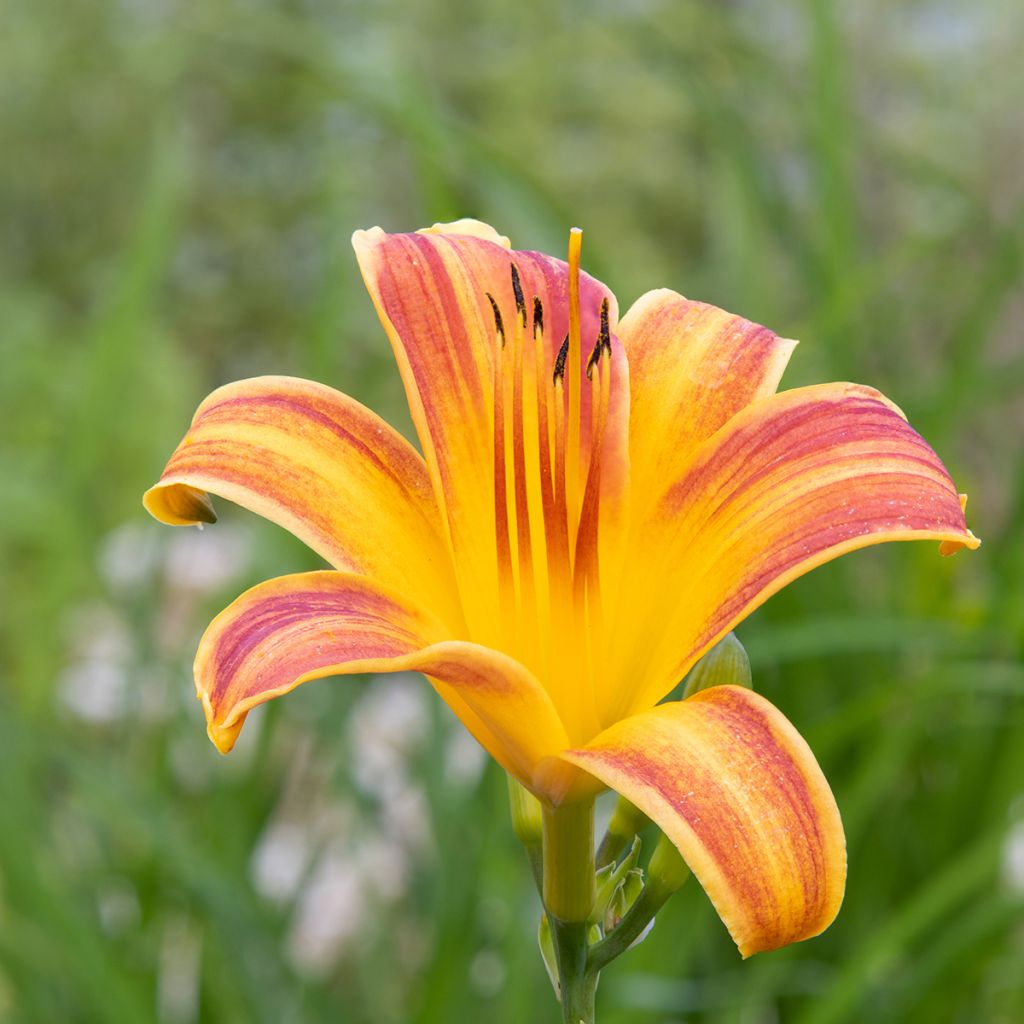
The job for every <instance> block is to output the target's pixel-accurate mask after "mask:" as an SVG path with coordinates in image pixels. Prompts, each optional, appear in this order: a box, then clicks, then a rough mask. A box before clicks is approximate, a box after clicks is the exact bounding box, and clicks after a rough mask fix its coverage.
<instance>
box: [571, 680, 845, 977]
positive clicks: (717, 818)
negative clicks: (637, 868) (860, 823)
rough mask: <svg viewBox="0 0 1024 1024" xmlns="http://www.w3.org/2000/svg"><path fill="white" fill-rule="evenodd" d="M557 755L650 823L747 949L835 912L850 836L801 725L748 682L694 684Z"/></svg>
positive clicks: (809, 930) (790, 937) (815, 924)
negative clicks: (698, 687) (685, 695)
mask: <svg viewBox="0 0 1024 1024" xmlns="http://www.w3.org/2000/svg"><path fill="white" fill-rule="evenodd" d="M562 757H563V758H565V760H567V761H570V762H571V763H572V764H574V765H577V766H578V767H580V768H583V769H585V770H586V771H588V772H590V773H591V774H593V775H594V776H596V777H597V778H598V779H600V780H601V782H603V783H605V784H606V785H608V786H610V787H611V788H612V789H614V790H616V791H617V792H619V793H620V794H621V795H622V796H624V797H625V798H626V799H627V800H629V801H631V802H632V803H633V804H635V805H636V806H637V807H638V808H640V810H642V811H643V812H644V813H645V814H646V815H647V816H648V817H649V818H651V819H652V820H653V821H655V822H656V823H657V824H658V826H659V827H660V828H661V829H662V831H664V832H665V834H666V835H667V836H668V837H669V838H670V839H671V840H672V842H673V843H674V844H675V845H676V847H677V848H678V850H679V852H680V853H681V854H682V856H683V858H684V859H685V860H686V862H687V864H688V865H689V866H690V869H691V870H692V871H693V873H694V875H695V876H696V878H697V879H698V881H699V882H700V884H701V885H702V886H703V887H704V889H705V891H706V892H707V894H708V896H709V897H710V898H711V902H712V903H713V904H714V906H715V909H716V910H717V911H718V915H719V917H721V919H722V921H723V923H724V924H725V926H726V927H727V928H728V929H729V933H730V935H732V937H733V940H734V941H735V943H736V945H737V946H738V947H739V950H740V953H742V955H743V956H744V957H747V956H750V955H751V954H753V953H759V952H763V951H765V950H770V949H778V948H779V947H780V946H785V945H788V944H789V943H791V942H799V941H800V940H802V939H808V938H810V937H811V936H813V935H817V934H819V933H820V932H822V931H824V929H825V928H827V927H828V926H829V924H831V922H832V920H833V918H834V917H835V916H836V913H837V912H838V910H839V906H840V904H841V903H842V900H843V891H844V887H845V884H846V843H845V839H844V836H843V826H842V822H841V821H840V818H839V810H838V808H837V807H836V803H835V799H834V798H833V796H832V792H831V790H830V789H829V785H828V783H827V782H826V780H825V777H824V776H823V775H822V773H821V769H820V768H819V767H818V764H817V762H816V761H815V759H814V755H813V754H812V753H811V751H810V749H809V748H808V746H807V744H806V743H805V742H804V740H803V739H802V738H801V736H800V735H799V733H797V731H796V730H795V729H794V728H793V726H792V725H790V723H789V722H788V721H787V720H786V719H785V718H784V717H783V715H782V714H781V713H780V712H779V711H778V710H776V709H775V708H774V707H773V706H772V705H771V704H769V703H768V701H766V700H765V699H764V698H763V697H760V696H758V695H757V694H756V693H754V692H753V691H751V690H746V689H742V688H740V687H736V686H718V687H714V688H712V689H710V690H702V691H701V692H700V693H697V694H695V695H694V696H693V697H690V698H689V699H687V700H685V701H682V702H679V703H668V704H662V705H659V706H658V707H656V708H654V709H653V710H651V711H647V712H644V713H643V714H639V715H635V716H634V717H632V718H628V719H625V720H624V721H622V722H619V723H618V724H617V725H613V726H612V727H611V728H609V729H607V730H605V732H603V733H601V735H599V736H598V737H597V738H596V739H595V740H593V741H592V742H590V743H588V744H587V745H586V746H585V747H583V748H582V749H580V750H572V751H568V752H566V753H564V754H563V755H562Z"/></svg>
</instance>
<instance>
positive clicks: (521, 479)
mask: <svg viewBox="0 0 1024 1024" xmlns="http://www.w3.org/2000/svg"><path fill="white" fill-rule="evenodd" d="M512 290H513V291H514V292H515V296H516V309H517V311H518V315H517V317H516V331H515V335H514V340H513V344H512V432H511V437H510V438H509V439H508V440H509V441H510V442H511V449H512V451H511V455H512V459H511V462H512V466H513V467H514V468H513V474H512V487H513V497H514V502H515V520H516V541H517V549H518V556H519V557H518V564H519V606H520V613H521V614H522V616H523V618H524V621H527V622H531V623H532V622H534V621H535V620H536V617H537V601H536V587H535V583H534V566H533V542H532V537H531V535H530V505H529V498H528V495H527V476H526V474H527V465H526V459H527V447H526V429H525V428H526V423H525V415H524V405H525V404H526V403H525V396H524V394H523V392H524V390H525V389H524V381H523V365H524V360H523V354H524V353H523V341H524V339H523V328H524V327H525V326H526V303H525V302H524V301H523V290H522V285H521V284H520V281H519V272H518V271H517V270H516V266H515V264H512ZM531 354H532V349H531ZM530 390H531V397H532V391H533V389H532V388H531V389H530ZM535 430H536V428H534V431H535ZM538 525H539V524H538ZM524 635H525V636H527V637H530V638H531V639H532V638H533V637H534V635H535V634H534V631H533V629H532V628H530V627H527V628H526V629H525V631H524Z"/></svg>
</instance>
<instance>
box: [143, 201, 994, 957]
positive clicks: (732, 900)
mask: <svg viewBox="0 0 1024 1024" xmlns="http://www.w3.org/2000/svg"><path fill="white" fill-rule="evenodd" d="M353 242H354V245H355V249H356V254H357V257H358V260H359V264H360V267H361V269H362V272H363V277H364V279H365V281H366V284H367V287H368V288H369V291H370V294H371V296H372V298H373V301H374V304H375V305H376V308H377V312H378V313H379V315H380V318H381V321H382V323H383V325H384V328H385V330H386V331H387V334H388V337H389V338H390V340H391V344H392V346H393V348H394V351H395V356H396V358H397V361H398V366H399V369H400V371H401V375H402V379H403V382H404V384H405V389H406V394H407V397H408V400H409V405H410V408H411V411H412V415H413V419H414V422H415V425H416V430H417V433H418V435H419V440H420V444H421V446H422V451H423V454H422V456H421V455H420V454H419V453H418V452H417V451H416V450H415V449H414V448H413V447H412V446H411V445H410V444H409V443H408V442H406V441H405V440H404V439H403V438H402V437H401V436H400V435H399V434H398V433H397V432H396V431H394V430H393V429H392V428H391V427H390V426H388V424H387V423H385V422H383V421H382V420H381V419H379V418H378V417H377V416H375V415H374V414H373V413H372V412H370V411H369V410H368V409H366V408H364V407H363V406H361V405H360V404H358V403H357V402H355V401H353V400H352V399H350V398H347V397H346V396H344V395H342V394H339V393H338V392H336V391H333V390H331V389H330V388H327V387H324V386H323V385H320V384H315V383H311V382H309V381H304V380H297V379H294V378H288V377H261V378H256V379H253V380H244V381H239V382H237V383H234V384H229V385H227V386H226V387H222V388H219V389H218V390H217V391H215V392H214V393H213V394H212V395H210V396H209V397H208V398H207V399H206V400H205V401H204V402H203V403H202V405H201V406H200V407H199V410H198V412H197V413H196V415H195V418H194V420H193V421H192V425H191V427H190V428H189V431H188V433H187V434H186V436H185V438H184V440H183V441H182V443H181V445H180V446H179V447H178V449H177V450H176V451H175V453H174V454H173V455H172V457H171V460H170V462H169V463H168V465H167V468H166V470H165V471H164V474H163V476H162V477H161V479H160V482H159V483H158V484H157V485H156V486H155V487H153V488H151V489H150V490H149V491H148V492H147V494H146V496H145V505H146V508H147V509H149V511H150V512H151V513H152V514H153V515H154V516H156V518H158V519H160V520H162V521H163V522H166V523H172V524H191V523H199V522H210V521H212V520H213V519H214V515H213V510H212V506H211V504H210V501H209V498H208V497H207V494H208V493H213V494H217V495H221V496H223V497H225V498H227V499H229V500H231V501H234V502H236V503H238V504H240V505H243V506H245V507H246V508H249V509H251V510H252V511H255V512H257V513H259V514H261V515H263V516H265V517H267V518H268V519H270V520H272V521H274V522H276V523H278V524H280V525H281V526H284V527H285V528H286V529H288V530H290V531H291V532H292V533H294V534H295V535H296V536H298V537H299V538H301V539H302V540H303V541H305V542H306V543H307V544H309V545H310V546H311V547H312V548H313V550H314V551H316V552H317V553H318V554H320V555H321V556H322V557H323V558H324V559H326V561H327V562H328V563H330V565H331V566H333V569H332V570H329V571H323V572H312V573H303V574H299V575H293V576H285V577H282V578H279V579H275V580H270V581H268V582H266V583H263V584H260V585H259V586H256V587H254V588H253V589H251V590H249V591H248V592H247V593H245V594H243V595H242V597H240V598H239V599H238V600H237V601H235V603H234V604H232V605H231V606H230V607H228V608H227V609H226V610H225V611H224V612H222V613H221V614H220V615H219V616H218V617H217V618H216V619H215V620H214V621H213V623H212V624H211V626H210V627H209V629H208V630H207V632H206V634H205V635H204V637H203V639H202V642H201V645H200V648H199V653H198V655H197V658H196V663H195V673H196V686H197V689H198V694H199V697H200V699H201V700H202V702H203V706H204V708H205V710H206V716H207V721H208V725H209V733H210V737H211V739H212V740H213V742H214V743H215V744H216V745H217V747H218V748H219V749H220V750H221V751H224V752H226V751H228V750H230V749H231V746H232V744H233V743H234V742H235V739H236V737H237V736H238V733H239V730H240V729H241V728H242V723H243V721H244V720H245V716H246V714H247V713H248V711H249V710H250V709H252V708H253V707H255V706H256V705H258V704H261V703H263V702H264V701H267V700H269V699H270V698H272V697H277V696H280V695H281V694H284V693H286V692H288V691H289V690H292V689H294V688H295V687H296V686H298V685H299V684H300V683H302V682H305V681H306V680H310V679H316V678H320V677H323V676H330V675H337V674H342V673H354V672H393V671H397V670H416V671H419V672H422V673H424V674H425V675H426V676H427V678H428V679H429V680H430V682H431V684H432V685H433V686H434V687H435V689H436V690H437V691H438V693H439V694H440V695H441V697H442V698H443V699H444V700H445V701H446V702H447V703H448V704H449V705H450V706H451V708H452V710H453V711H454V712H455V714H456V715H458V717H459V718H460V719H461V720H462V722H463V723H464V724H465V725H466V727H467V728H468V729H469V730H470V731H471V732H472V733H473V735H474V736H475V737H476V738H477V739H478V740H479V742H480V743H481V744H482V745H483V746H484V747H485V748H486V749H487V750H488V751H489V752H490V753H491V754H492V755H493V756H494V758H495V759H496V760H497V761H498V762H500V764H501V765H502V766H503V767H504V768H505V769H507V770H508V771H509V772H510V773H511V774H512V775H513V776H515V778H517V779H518V780H519V781H520V782H521V783H522V784H523V785H525V786H526V787H527V788H529V789H530V790H532V791H533V792H534V793H535V794H536V795H537V796H538V797H539V798H540V799H541V800H543V801H546V802H547V803H549V804H551V805H559V804H562V803H565V802H572V801H575V800H578V799H585V798H589V797H590V796H592V795H593V794H594V793H595V792H596V791H598V790H600V789H602V788H604V787H605V786H610V787H611V788H613V789H615V790H617V791H618V792H619V793H620V794H622V795H624V796H625V797H626V798H628V799H629V800H630V801H632V802H633V803H634V804H635V805H636V806H637V807H639V808H640V809H641V810H643V811H644V812H645V813H646V814H647V815H648V816H649V817H651V818H652V819H653V820H654V821H655V822H656V823H657V824H658V825H659V826H660V827H661V828H662V829H663V830H664V832H665V833H666V834H667V835H668V836H669V838H670V839H672V841H673V842H674V843H675V844H676V845H677V846H678V848H679V850H680V852H681V854H682V855H683V857H684V858H685V859H686V861H687V862H688V864H689V865H690V867H691V869H692V871H693V873H694V874H695V875H696V877H697V878H698V880H699V881H700V882H701V884H702V885H703V886H704V888H705V890H706V891H707V892H708V895H709V896H710V898H711V899H712V901H713V903H714V905H715V908H716V909H717V911H718V913H719V915H720V916H721V918H722V920H723V921H724V922H725V924H726V926H727V927H728V929H729V931H730V933H731V934H732V936H733V938H734V940H735V941H736V943H737V945H738V946H739V948H740V951H741V953H743V954H744V955H749V954H751V953H754V952H757V951H759V950H766V949H774V948H777V947H779V946H782V945H785V944H787V943H790V942H794V941H797V940H799V939H804V938H808V937H809V936H812V935H816V934H818V933H819V932H820V931H822V930H823V929H824V928H825V927H827V926H828V924H829V923H830V922H831V921H832V919H833V917H834V916H835V914H836V912H837V910H838V907H839V904H840V902H841V900H842V894H843V890H844V885H845V876H846V855H845V841H844V837H843V830H842V824H841V822H840V819H839V813H838V810H837V808H836V805H835V801H834V799H833V797H832V794H831V791H830V790H829V787H828V784H827V782H826V781H825V779H824V777H823V776H822V773H821V770H820V769H819V767H818V765H817V763H816V762H815V760H814V757H813V755H812V754H811V752H810V750H809V749H808V747H807V745H806V744H805V743H804V741H803V740H802V739H801V738H800V736H799V735H798V734H797V733H796V731H795V730H794V729H793V727H792V726H791V725H790V724H789V723H788V722H787V721H786V719H785V718H784V717H783V716H782V714H781V713H780V712H779V711H777V710H776V709H775V708H774V707H773V706H772V705H771V704H770V703H769V702H768V701H766V700H765V699H764V698H763V697H760V696H758V695H756V694H754V693H752V692H751V691H749V690H745V689H742V688H740V687H735V686H721V687H715V688H712V689H710V690H705V691H702V692H699V693H697V694H695V695H694V696H692V697H690V698H689V699H687V700H685V701H682V702H671V703H664V704H659V703H658V702H659V701H661V700H662V699H663V698H664V697H665V695H666V694H667V693H668V692H669V691H670V690H671V689H672V688H673V687H674V686H675V684H676V683H677V682H678V680H679V679H680V678H681V677H682V676H683V675H684V674H685V673H686V672H687V671H688V670H689V668H690V667H691V666H692V665H693V664H694V663H695V662H696V661H697V660H698V658H700V657H701V655H702V654H704V653H705V652H706V651H707V650H709V649H710V648H711V647H712V646H713V645H714V644H715V643H716V642H717V641H718V640H720V639H721V638H722V637H723V636H724V635H725V634H726V633H727V632H729V631H730V630H731V629H732V628H733V627H734V626H735V625H736V624H737V623H738V622H739V621H740V620H742V619H743V618H744V617H745V616H747V615H749V614H750V613H751V612H752V611H753V610H754V609H755V608H757V607H758V606H759V605H760V604H761V603H762V602H763V601H765V600H766V599H767V598H768V597H769V596H771V595H772V594H773V593H775V592H776V591H777V590H779V588H780V587H782V586H784V585H785V584H786V583H788V582H790V581H791V580H793V579H795V578H796V577H797V576H800V575H802V574H803V573H805V572H807V571H809V570H810V569H812V568H814V567H815V566H817V565H820V564H822V563H823V562H826V561H828V560H829V559H832V558H834V557H836V556H837V555H840V554H843V553H845V552H847V551H852V550H854V549H856V548H861V547H865V546H866V545H869V544H877V543H880V542H882V541H889V540H913V539H931V540H935V541H938V542H940V544H941V545H942V550H943V551H944V552H945V553H949V552H951V551H953V550H955V549H957V548H959V547H969V548H974V547H977V545H978V543H979V542H978V540H977V539H976V538H975V537H974V536H973V535H972V534H971V532H970V531H969V530H968V529H967V527H966V525H965V521H964V515H963V508H962V501H961V498H960V496H958V494H957V491H956V488H955V487H954V486H953V483H952V481H951V480H950V478H949V476H948V474H947V473H946V470H945V468H944V467H943V465H942V463H941V462H940V461H939V459H938V457H937V456H936V455H935V453H934V452H933V451H932V450H931V448H929V447H928V445H927V444H926V443H925V441H924V440H922V438H921V437H920V436H918V434H916V433H915V432H914V430H913V429H911V427H910V426H909V425H908V424H907V422H906V419H905V418H904V416H903V414H902V413H901V412H900V411H899V409H897V408H896V406H894V405H893V404H892V403H891V402H889V401H888V400H887V399H885V398H883V397H882V396H881V395H880V394H879V393H878V392H877V391H874V390H873V389H871V388H867V387H862V386H859V385H855V384H824V385H819V386H815V387H806V388H799V389H796V390H791V391H783V392H781V393H776V387H777V385H778V383H779V380H780V378H781V376H782V372H783V369H784V368H785V365H786V362H787V360H788V358H789V356H790V354H791V352H792V350H793V347H794V342H792V341H786V340H784V339H782V338H779V337H776V335H774V334H773V333H772V332H771V331H769V330H767V329H766V328H764V327H760V326H758V325H756V324H753V323H750V322H748V321H746V320H743V319H741V318H740V317H737V316H733V315H731V314H729V313H726V312H724V311H722V310H720V309H716V308H714V307H712V306H708V305H705V304H703V303H700V302H693V301H690V300H688V299H685V298H683V297H682V296H681V295H677V294H675V293H674V292H670V291H665V290H661V291H653V292H650V293H648V294H647V295H645V296H643V297H642V298H641V299H639V300H638V301H637V302H636V303H635V304H634V305H633V307H632V308H631V309H630V310H629V312H628V313H627V314H626V315H625V316H624V317H623V318H622V320H621V321H620V320H619V319H618V310H617V304H616V301H615V297H614V295H612V293H611V292H610V291H608V289H607V288H605V286H604V285H602V284H601V283H600V282H598V281H596V280H594V279H593V278H591V277H589V276H587V275H586V274H583V273H581V272H580V270H579V234H578V233H574V234H573V235H572V236H571V242H570V259H569V262H568V263H566V262H563V261H560V260H557V259H554V258H552V257H550V256H546V255H543V254H541V253H537V252H519V251H512V250H511V248H510V245H509V242H508V240H507V239H506V238H503V237H502V236H499V235H498V234H497V233H496V232H495V231H494V230H493V229H492V228H489V227H488V226H486V225H483V224H480V223H479V222H476V221H459V222H457V223H455V224H450V225H436V226H435V227H434V228H431V229H428V230H426V231H422V232H417V233H414V234H394V235H391V234H386V233H385V232H383V231H381V230H380V229H379V228H374V229H372V230H370V231H360V232H357V233H356V235H355V236H354V239H353ZM563 339H564V340H563Z"/></svg>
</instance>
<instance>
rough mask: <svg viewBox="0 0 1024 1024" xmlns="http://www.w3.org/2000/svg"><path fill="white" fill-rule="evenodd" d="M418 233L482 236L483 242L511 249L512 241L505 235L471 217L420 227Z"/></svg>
mask: <svg viewBox="0 0 1024 1024" xmlns="http://www.w3.org/2000/svg"><path fill="white" fill-rule="evenodd" d="M417 234H420V235H470V236H471V237H473V238H482V239H483V240H484V241H485V242H494V244H495V245H500V246H501V247H502V248H503V249H511V248H512V242H511V241H510V240H509V238H508V236H507V235H500V234H498V232H497V231H496V230H495V229H494V228H492V227H491V225H490V224H485V223H484V222H483V221H482V220H475V219H474V218H472V217H463V218H461V219H460V220H453V221H449V222H448V223H437V224H431V226H430V227H429V228H420V230H419V231H418V232H417Z"/></svg>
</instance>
